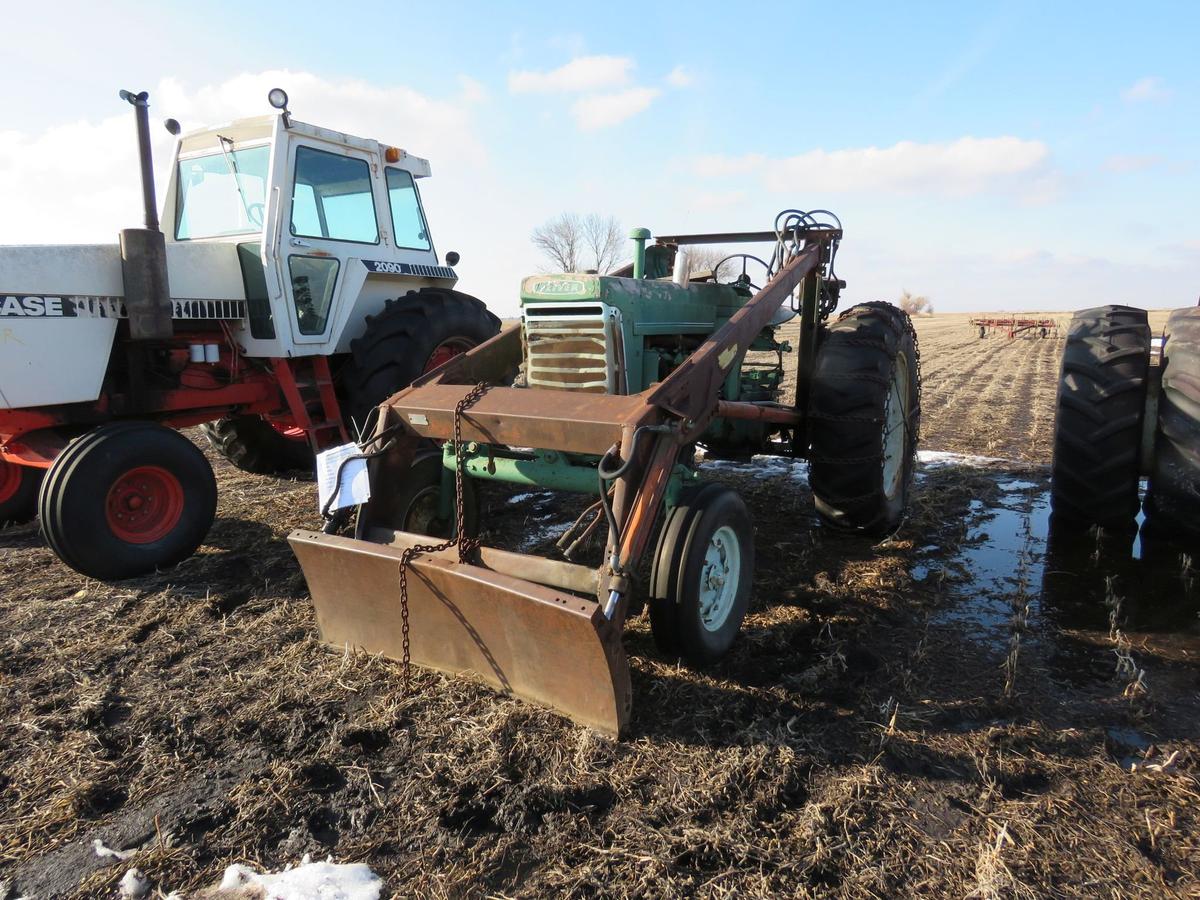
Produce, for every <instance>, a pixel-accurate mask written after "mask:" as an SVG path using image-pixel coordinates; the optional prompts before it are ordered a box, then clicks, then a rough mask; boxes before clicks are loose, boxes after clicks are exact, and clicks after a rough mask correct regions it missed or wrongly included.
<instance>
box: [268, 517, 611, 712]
mask: <svg viewBox="0 0 1200 900" xmlns="http://www.w3.org/2000/svg"><path fill="white" fill-rule="evenodd" d="M398 537H402V538H405V539H416V540H427V539H424V538H420V537H419V536H417V535H411V536H410V535H398ZM288 541H289V542H290V543H291V545H292V550H293V551H294V552H295V554H296V557H297V558H298V559H299V560H300V567H301V569H303V570H304V578H305V580H306V581H307V582H308V587H309V591H310V592H311V594H312V598H313V604H314V605H315V606H316V609H317V626H318V628H319V630H320V633H321V639H322V640H324V641H325V642H326V643H329V644H333V645H335V646H338V647H341V646H345V645H347V644H348V645H350V646H352V647H360V648H362V649H364V650H367V651H368V652H371V653H382V654H384V655H385V656H389V657H393V658H396V659H399V658H400V657H401V654H402V633H401V618H400V588H399V573H400V557H401V555H402V553H403V550H402V549H401V548H400V547H397V546H388V545H382V544H375V543H372V542H370V541H359V540H354V539H352V538H345V537H339V536H336V535H327V534H322V533H320V532H315V531H295V532H292V534H291V535H290V536H289V537H288ZM402 542H407V541H402ZM410 565H411V568H410V571H409V575H408V607H409V621H410V624H411V652H412V662H413V663H415V664H417V665H420V666H425V667H426V668H430V669H437V670H439V671H442V672H449V673H451V674H455V675H461V674H471V675H474V676H475V677H476V678H479V679H481V680H483V681H485V682H486V683H488V684H490V685H492V686H493V687H495V688H498V689H500V690H502V691H506V692H508V693H511V694H513V695H515V696H518V697H521V698H523V699H526V700H530V701H533V702H534V703H539V704H541V705H543V706H549V707H552V708H554V709H556V710H558V711H559V712H561V713H563V714H564V715H566V716H568V717H570V718H571V719H573V720H575V721H576V722H578V723H579V724H581V725H586V726H588V727H591V728H595V729H597V730H598V731H603V732H607V733H609V734H612V735H619V734H620V732H621V730H622V729H623V728H624V726H625V725H626V723H627V722H628V720H629V709H630V687H629V664H628V662H627V661H626V658H625V650H624V647H623V646H622V645H621V636H620V633H619V631H618V630H617V629H615V628H613V627H611V625H610V623H609V622H608V621H607V620H606V619H605V618H604V614H603V613H602V612H601V610H600V607H599V605H598V604H597V602H596V601H595V600H594V599H590V598H584V597H579V596H576V595H575V594H571V593H568V592H566V591H561V590H557V589H555V588H550V587H544V586H542V585H539V584H534V583H532V582H529V581H523V580H521V579H519V578H513V577H511V576H508V575H503V574H500V573H499V572H494V571H492V570H490V569H486V568H482V567H480V566H473V565H467V564H464V563H460V562H457V561H455V559H454V558H453V557H452V556H447V555H441V554H423V555H421V556H418V557H416V558H415V559H414V560H413V561H412V563H411V564H410Z"/></svg>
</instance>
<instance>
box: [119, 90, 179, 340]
mask: <svg viewBox="0 0 1200 900" xmlns="http://www.w3.org/2000/svg"><path fill="white" fill-rule="evenodd" d="M121 99H122V100H124V101H126V102H127V103H129V104H130V105H131V106H132V107H133V109H134V114H135V116H136V119H137V135H138V161H139V163H140V166H141V172H142V205H143V207H144V215H145V223H146V224H145V227H144V228H124V229H122V230H121V274H122V278H123V280H124V282H125V310H126V313H127V314H128V316H129V336H130V337H131V338H132V339H133V340H135V341H138V340H142V341H145V340H165V339H167V338H169V337H171V335H172V334H174V326H173V324H172V322H171V287H170V284H169V283H168V281H167V245H166V238H165V237H164V236H163V233H162V231H161V230H160V229H159V222H158V204H157V202H156V201H155V198H154V161H153V159H152V158H151V152H150V94H148V93H147V92H146V91H142V92H141V93H138V94H135V93H133V92H132V91H121Z"/></svg>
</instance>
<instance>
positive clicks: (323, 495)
mask: <svg viewBox="0 0 1200 900" xmlns="http://www.w3.org/2000/svg"><path fill="white" fill-rule="evenodd" d="M361 452H362V450H360V449H359V446H358V444H342V445H341V446H340V447H330V448H329V449H328V450H322V451H321V452H320V453H318V454H317V509H318V511H320V510H324V509H325V504H326V502H327V501H328V500H329V498H330V497H333V498H334V499H333V503H331V504H330V506H329V508H330V509H331V510H334V509H341V508H342V507H344V506H356V505H358V504H359V503H366V502H367V501H368V500H370V499H371V482H370V481H369V480H368V479H367V461H366V460H365V459H351V460H350V461H349V462H347V463H346V464H345V465H344V466H343V465H342V461H343V460H346V459H349V458H350V457H352V456H356V455H358V454H359V453H361ZM338 469H341V473H342V474H341V478H340V479H339V478H338ZM339 481H340V483H339Z"/></svg>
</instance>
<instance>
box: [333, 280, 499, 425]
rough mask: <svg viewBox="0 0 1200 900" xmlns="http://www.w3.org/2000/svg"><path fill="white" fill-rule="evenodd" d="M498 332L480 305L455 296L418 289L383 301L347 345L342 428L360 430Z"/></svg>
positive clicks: (469, 298) (439, 290)
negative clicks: (390, 402)
mask: <svg viewBox="0 0 1200 900" xmlns="http://www.w3.org/2000/svg"><path fill="white" fill-rule="evenodd" d="M499 331H500V320H499V319H498V318H496V317H495V316H494V315H492V313H490V312H488V309H487V307H486V306H484V305H483V302H482V301H480V300H477V299H475V298H474V297H472V296H470V295H469V294H464V293H461V292H460V291H452V290H449V289H445V288H421V289H420V290H418V291H409V292H408V293H407V294H405V295H404V296H403V297H401V298H400V299H398V300H389V301H387V303H386V304H385V305H384V308H383V309H382V310H381V311H380V312H379V313H378V314H377V315H374V316H367V322H366V330H365V331H364V332H363V334H362V336H361V337H359V338H356V339H354V340H353V341H351V342H350V359H349V360H348V361H347V362H346V364H345V366H344V367H343V368H342V373H341V380H342V391H343V397H344V401H343V402H344V404H345V406H344V412H345V413H346V415H347V416H348V420H347V423H346V424H347V426H348V427H351V430H352V431H356V429H358V428H362V427H363V426H364V425H365V423H366V421H367V417H368V416H369V415H370V413H371V410H373V409H375V407H377V406H378V405H379V404H380V403H382V402H383V401H384V400H386V399H387V398H388V397H390V396H391V395H392V394H394V393H396V391H399V390H401V389H402V388H405V387H408V385H410V384H412V382H414V381H416V380H417V378H419V377H420V376H421V375H423V374H424V373H425V372H429V371H432V370H433V369H435V368H437V367H438V366H440V365H442V363H444V362H446V361H447V360H449V359H451V358H453V357H455V356H457V355H458V354H459V353H462V352H464V351H466V350H470V349H471V348H472V347H474V346H475V345H477V344H482V343H483V342H484V341H486V340H488V339H489V338H491V337H493V336H494V335H496V334H497V332H499Z"/></svg>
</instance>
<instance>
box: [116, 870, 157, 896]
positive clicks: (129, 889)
mask: <svg viewBox="0 0 1200 900" xmlns="http://www.w3.org/2000/svg"><path fill="white" fill-rule="evenodd" d="M118 887H119V888H120V890H121V897H122V898H128V900H141V898H142V897H145V896H146V895H147V894H148V893H150V879H148V878H147V877H146V876H145V875H143V874H142V870H141V869H130V870H129V871H127V872H126V873H125V875H124V876H123V877H122V878H121V882H120V884H119V885H118Z"/></svg>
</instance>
